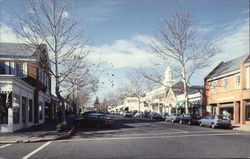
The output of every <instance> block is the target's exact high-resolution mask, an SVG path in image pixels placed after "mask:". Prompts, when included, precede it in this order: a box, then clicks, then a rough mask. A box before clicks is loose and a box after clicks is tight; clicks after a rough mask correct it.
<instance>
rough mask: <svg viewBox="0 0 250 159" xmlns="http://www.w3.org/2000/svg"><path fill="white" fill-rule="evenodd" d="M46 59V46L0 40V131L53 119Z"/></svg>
mask: <svg viewBox="0 0 250 159" xmlns="http://www.w3.org/2000/svg"><path fill="white" fill-rule="evenodd" d="M48 58H49V57H48V52H47V48H46V46H45V45H41V46H40V47H39V48H35V47H34V46H31V45H27V44H16V43H0V82H1V83H0V93H1V99H0V101H1V105H0V107H1V109H0V128H1V129H0V132H13V131H16V130H18V129H22V128H26V127H29V126H31V125H34V124H42V123H44V122H45V121H48V120H50V119H53V118H55V113H53V111H55V107H56V104H55V103H54V104H53V102H51V101H52V94H51V75H50V72H49V69H50V65H49V62H48V61H49V59H48ZM54 101H55V100H54ZM7 119H8V120H7Z"/></svg>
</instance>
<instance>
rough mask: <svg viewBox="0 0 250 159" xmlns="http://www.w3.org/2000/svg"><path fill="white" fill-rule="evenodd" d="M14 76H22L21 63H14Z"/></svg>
mask: <svg viewBox="0 0 250 159" xmlns="http://www.w3.org/2000/svg"><path fill="white" fill-rule="evenodd" d="M15 69H16V76H17V77H23V63H20V62H18V63H15Z"/></svg>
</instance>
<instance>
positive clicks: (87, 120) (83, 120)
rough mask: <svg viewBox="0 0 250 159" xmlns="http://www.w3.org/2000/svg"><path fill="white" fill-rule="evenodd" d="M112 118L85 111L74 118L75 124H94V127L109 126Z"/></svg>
mask: <svg viewBox="0 0 250 159" xmlns="http://www.w3.org/2000/svg"><path fill="white" fill-rule="evenodd" d="M113 123H114V120H113V119H111V118H108V117H107V116H106V115H105V114H101V113H85V114H82V115H79V116H78V117H77V118H76V119H75V125H76V126H85V127H88V126H91V127H92V126H94V127H96V128H101V127H111V125H112V124H113Z"/></svg>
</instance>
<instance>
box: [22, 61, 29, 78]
mask: <svg viewBox="0 0 250 159" xmlns="http://www.w3.org/2000/svg"><path fill="white" fill-rule="evenodd" d="M27 75H28V67H27V62H24V63H23V77H24V78H27Z"/></svg>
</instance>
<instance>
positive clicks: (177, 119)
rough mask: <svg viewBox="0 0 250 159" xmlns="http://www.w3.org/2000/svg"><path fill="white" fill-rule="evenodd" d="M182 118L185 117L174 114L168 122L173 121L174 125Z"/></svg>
mask: <svg viewBox="0 0 250 159" xmlns="http://www.w3.org/2000/svg"><path fill="white" fill-rule="evenodd" d="M182 116H183V115H181V114H178V113H177V114H176V113H174V114H171V115H170V117H169V118H168V120H167V121H171V122H172V123H174V122H179V121H180V119H181V117H182Z"/></svg>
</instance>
